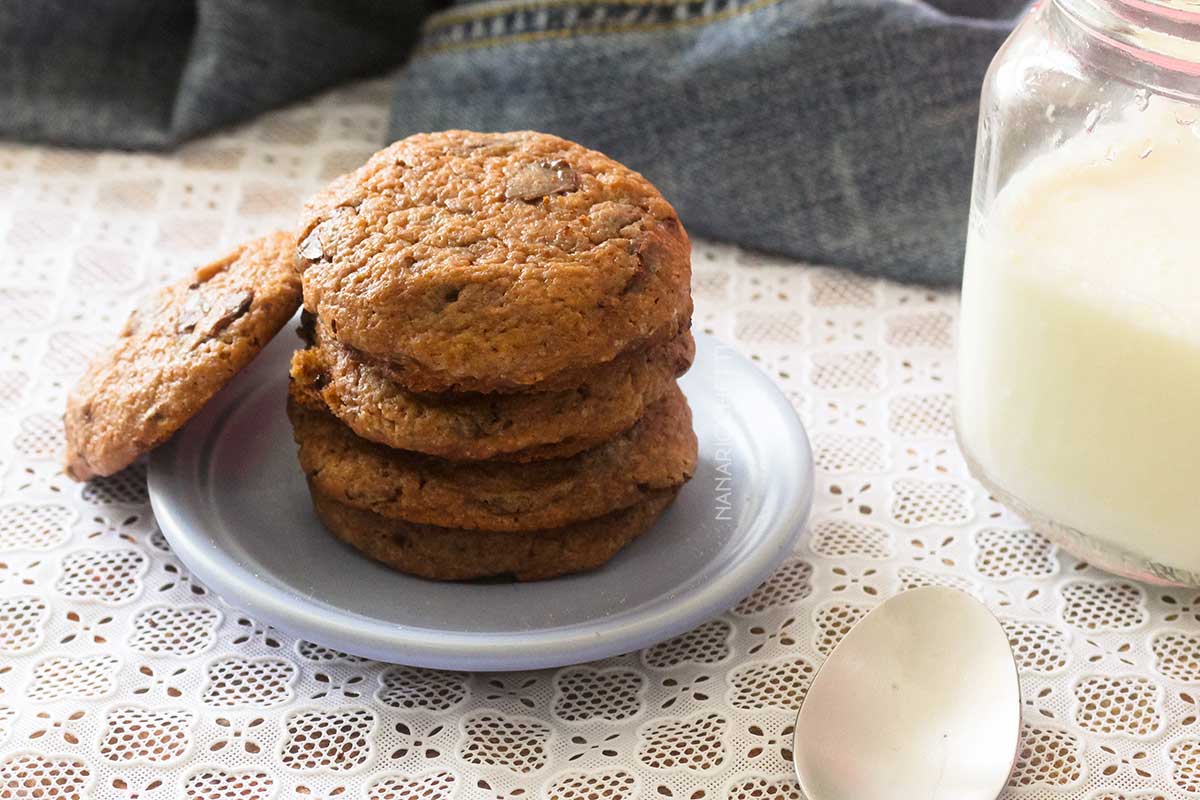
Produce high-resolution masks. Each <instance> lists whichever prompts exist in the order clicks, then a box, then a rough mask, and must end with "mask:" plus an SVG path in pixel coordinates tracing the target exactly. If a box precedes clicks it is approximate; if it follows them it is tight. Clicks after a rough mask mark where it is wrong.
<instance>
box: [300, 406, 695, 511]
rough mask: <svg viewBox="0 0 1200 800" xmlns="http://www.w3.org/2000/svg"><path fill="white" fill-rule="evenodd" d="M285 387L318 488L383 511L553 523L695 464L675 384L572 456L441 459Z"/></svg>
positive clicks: (637, 497) (631, 497)
mask: <svg viewBox="0 0 1200 800" xmlns="http://www.w3.org/2000/svg"><path fill="white" fill-rule="evenodd" d="M297 393H298V392H297V389H296V388H295V386H293V387H292V389H291V396H290V397H289V402H288V414H289V416H290V417H291V420H292V427H293V433H294V435H295V438H296V442H297V443H298V444H299V446H300V466H301V467H302V468H303V469H304V473H305V475H307V476H308V479H309V481H310V482H311V484H312V485H313V486H314V487H315V488H316V490H317V491H319V492H321V493H322V494H324V495H326V496H327V497H329V498H331V499H334V500H336V501H337V502H339V503H343V504H345V505H349V506H353V507H355V508H359V509H362V510H364V511H371V512H374V513H376V514H380V515H382V516H385V517H392V518H394V519H403V520H406V521H408V522H419V523H424V524H427V525H437V526H440V527H443V528H466V529H470V530H490V531H531V530H542V529H544V528H558V527H561V526H563V525H569V524H571V523H573V522H579V521H581V520H585V519H591V518H593V517H599V516H603V515H605V514H608V513H610V512H612V511H615V510H617V509H620V508H625V507H628V506H631V505H634V504H635V503H638V502H641V501H642V500H645V499H646V498H647V497H648V496H650V495H651V494H653V493H654V492H656V491H658V490H661V489H671V488H674V487H677V486H680V485H682V484H683V483H684V482H685V481H686V480H687V479H688V478H690V477H691V475H692V473H693V471H694V470H695V467H696V434H695V433H694V432H693V431H692V415H691V411H690V410H689V409H688V405H687V400H685V399H684V397H683V393H682V392H681V391H680V390H679V388H678V387H677V386H675V387H672V388H670V389H669V390H668V391H667V393H666V395H665V396H664V397H663V399H661V400H659V401H658V402H657V403H655V404H654V405H652V406H651V407H650V408H649V409H648V410H647V411H646V415H645V416H644V417H642V419H641V421H640V422H638V424H636V425H634V426H633V427H632V428H630V429H629V430H628V431H626V432H624V433H621V434H618V435H617V436H616V437H614V438H612V439H610V440H608V441H607V442H605V443H604V444H601V445H599V446H598V447H594V448H592V449H591V450H586V451H584V452H582V453H580V454H578V455H575V456H572V457H570V458H558V459H552V460H548V461H531V462H528V463H523V464H513V463H508V462H498V461H446V460H443V459H440V458H434V457H432V456H425V455H421V454H418V453H409V452H405V451H403V450H393V449H392V448H389V447H385V446H383V445H380V444H375V443H373V442H368V441H366V440H365V439H360V438H358V437H357V436H355V435H354V432H353V431H351V430H350V429H349V428H347V427H346V426H345V425H343V424H342V423H341V422H339V421H338V420H337V418H336V417H334V416H333V415H331V414H329V413H328V412H323V411H314V410H312V409H310V408H307V407H305V406H304V405H303V403H304V398H303V397H297Z"/></svg>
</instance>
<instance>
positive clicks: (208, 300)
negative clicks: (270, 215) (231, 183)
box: [63, 233, 300, 481]
mask: <svg viewBox="0 0 1200 800" xmlns="http://www.w3.org/2000/svg"><path fill="white" fill-rule="evenodd" d="M299 305H300V277H299V274H298V273H297V271H296V266H295V252H294V242H293V240H292V237H291V236H290V235H288V234H286V233H274V234H271V235H269V236H266V237H263V238H262V239H258V240H255V241H253V242H250V243H249V244H245V245H242V246H241V247H239V248H238V249H237V250H235V251H233V252H232V253H230V254H229V255H227V256H225V257H224V258H222V259H219V260H217V261H214V262H213V263H211V264H209V265H207V266H205V267H201V268H200V269H198V270H196V272H195V273H193V274H192V275H190V276H189V277H188V278H186V279H184V280H182V281H180V282H179V283H177V284H175V285H173V286H169V287H167V288H166V289H164V290H162V291H161V292H159V293H158V294H157V295H155V296H154V297H153V298H151V299H150V301H149V302H147V303H146V304H144V305H143V306H142V307H141V308H139V309H138V310H136V311H134V312H133V314H132V315H130V317H129V320H128V321H127V322H126V323H125V327H124V329H123V330H122V331H121V333H120V337H119V338H118V340H117V342H116V344H115V345H114V346H113V347H112V348H110V349H109V350H108V351H107V352H105V353H103V354H102V355H100V356H98V357H97V358H96V359H94V360H93V361H92V363H91V364H90V365H89V366H88V369H87V371H86V372H85V373H84V375H83V377H82V378H81V379H80V381H79V383H78V384H77V385H76V386H75V388H74V390H73V391H72V392H71V394H70V396H69V397H68V398H67V410H66V413H65V414H64V416H63V423H64V425H65V427H66V440H67V452H66V472H67V475H69V476H70V477H72V478H74V479H75V480H80V481H82V480H87V479H88V478H91V477H94V476H96V475H111V474H113V473H114V472H117V471H119V470H121V469H124V468H125V467H127V466H129V464H131V463H132V462H133V461H134V459H136V458H137V457H138V456H140V455H142V454H143V453H145V452H147V451H149V450H151V449H153V448H155V447H157V446H158V445H160V444H162V443H163V442H165V441H166V440H167V439H168V438H170V436H171V434H173V433H174V432H175V431H176V430H178V429H179V428H180V427H182V426H183V424H184V423H185V422H187V421H188V420H189V419H191V418H192V416H193V415H194V414H195V413H196V412H197V411H199V410H200V408H201V407H202V406H203V405H204V404H205V403H206V402H208V400H209V399H210V398H211V397H212V396H213V395H214V394H216V393H217V391H218V390H219V389H220V388H221V387H222V386H224V385H225V384H226V383H228V382H229V379H230V378H232V377H233V376H234V375H235V374H236V373H237V372H238V371H239V370H241V369H242V368H243V367H245V366H246V365H247V364H249V363H250V361H251V360H252V359H253V358H254V356H256V355H257V354H258V352H259V351H260V350H262V348H263V346H264V345H266V343H267V342H268V341H270V339H271V337H273V336H274V335H275V334H276V333H277V332H278V331H279V329H280V328H281V327H283V325H284V324H286V323H287V321H288V320H289V319H290V318H291V316H292V314H294V313H295V311H296V308H297V307H298V306H299Z"/></svg>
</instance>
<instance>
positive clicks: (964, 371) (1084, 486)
mask: <svg viewBox="0 0 1200 800" xmlns="http://www.w3.org/2000/svg"><path fill="white" fill-rule="evenodd" d="M958 347H959V355H958V363H959V366H958V373H959V384H958V398H957V402H958V407H957V423H958V436H959V441H960V443H961V445H962V449H963V452H964V454H965V455H966V457H967V460H968V462H969V464H970V466H971V470H972V472H973V473H974V474H975V475H976V477H978V478H979V479H980V480H981V481H983V483H984V484H985V485H986V486H987V487H988V488H989V489H990V490H991V491H992V492H993V493H994V494H995V496H996V497H997V498H998V499H1000V500H1001V501H1003V502H1004V503H1005V504H1006V505H1008V506H1009V507H1010V508H1012V509H1013V510H1014V511H1016V512H1017V513H1018V514H1020V515H1021V516H1023V517H1024V518H1025V519H1026V520H1027V521H1028V522H1029V524H1030V525H1031V526H1032V527H1033V528H1035V529H1036V530H1038V531H1040V532H1041V533H1043V534H1044V535H1046V536H1048V537H1049V538H1050V539H1052V540H1054V541H1056V542H1058V543H1059V544H1060V545H1062V546H1063V547H1065V548H1066V549H1067V550H1069V551H1071V552H1073V553H1075V554H1076V555H1079V556H1081V557H1083V558H1085V559H1087V560H1088V561H1089V562H1091V563H1092V564H1094V565H1096V566H1099V567H1103V568H1105V569H1107V570H1110V571H1112V572H1116V573H1120V574H1124V575H1128V576H1131V577H1135V578H1139V579H1144V580H1150V581H1156V582H1164V583H1181V584H1194V585H1200V3H1197V2H1196V0H1041V1H1040V2H1038V3H1037V4H1036V5H1035V6H1034V8H1032V9H1031V10H1030V11H1029V13H1028V14H1027V16H1026V17H1025V19H1024V20H1023V21H1022V23H1021V24H1020V26H1019V27H1018V28H1017V30H1016V31H1015V32H1014V33H1013V35H1012V37H1011V38H1010V39H1009V41H1008V42H1007V43H1006V44H1005V45H1004V47H1003V48H1002V49H1001V50H1000V52H999V53H998V54H997V56H996V59H995V61H994V62H993V63H992V66H991V69H990V70H989V71H988V76H987V80H986V83H985V85H984V89H983V99H982V109H981V113H980V125H979V140H978V151H977V154H976V165H975V183H974V191H973V197H972V204H971V224H970V232H969V237H968V244H967V254H966V266H965V275H964V278H963V291H962V322H961V327H960V330H959V343H958Z"/></svg>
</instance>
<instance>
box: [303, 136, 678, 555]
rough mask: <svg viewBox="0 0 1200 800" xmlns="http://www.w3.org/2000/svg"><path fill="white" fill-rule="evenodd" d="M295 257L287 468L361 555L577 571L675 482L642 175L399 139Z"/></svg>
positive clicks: (589, 158) (519, 149)
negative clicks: (301, 473) (298, 316)
mask: <svg viewBox="0 0 1200 800" xmlns="http://www.w3.org/2000/svg"><path fill="white" fill-rule="evenodd" d="M298 256H299V260H300V265H301V269H302V271H303V274H302V281H303V294H304V306H305V309H306V312H307V313H306V325H305V328H306V330H307V335H308V338H309V342H310V346H309V348H308V349H306V350H303V351H300V352H299V353H297V354H296V357H295V359H294V360H293V364H292V377H293V385H292V403H291V411H292V416H293V422H294V423H295V430H296V435H297V440H298V441H299V443H300V445H301V461H302V463H303V465H304V467H305V471H306V473H307V474H308V476H309V480H310V486H311V487H312V488H313V493H314V502H315V505H316V507H317V510H318V513H319V514H320V515H321V517H322V518H323V519H324V520H325V522H326V525H327V526H328V527H330V528H331V530H333V532H334V533H335V534H337V535H339V536H340V537H341V538H344V539H346V540H347V541H350V542H351V543H352V544H354V545H355V546H357V547H359V548H360V549H362V550H364V551H366V552H368V553H369V554H371V555H373V556H375V557H376V558H380V559H381V560H384V561H387V562H388V563H390V564H392V565H393V566H396V567H397V568H400V569H403V570H405V571H409V572H416V573H417V574H424V575H426V576H427V577H442V578H446V577H453V578H459V577H474V576H479V575H487V574H497V573H500V572H505V573H512V574H515V575H517V576H518V577H526V578H528V577H547V576H549V575H552V574H561V573H563V572H570V571H575V570H578V569H586V568H588V567H592V566H596V565H598V564H599V563H602V562H603V561H604V560H607V558H608V557H610V556H611V555H612V553H613V552H615V551H616V548H618V547H619V546H620V545H621V544H623V543H624V542H625V541H628V540H629V539H630V538H632V536H634V535H636V534H637V533H640V532H641V530H643V529H644V528H645V527H648V526H649V524H650V523H651V522H653V519H654V517H656V516H657V513H658V511H660V510H661V509H662V508H663V507H665V506H666V504H667V503H669V500H670V497H672V496H673V495H674V493H675V491H677V489H678V487H679V486H680V485H681V484H682V483H683V482H684V481H685V480H687V478H688V477H689V476H690V475H691V472H692V470H693V469H694V466H695V460H696V443H695V436H694V434H693V433H692V431H691V424H690V413H689V412H688V410H687V405H686V402H685V401H684V400H683V398H682V395H681V394H680V393H679V389H678V388H677V387H676V385H675V378H676V377H677V376H678V375H680V374H682V372H683V371H685V370H686V369H687V367H688V366H689V365H690V363H691V359H692V351H693V342H692V339H691V335H690V333H689V332H688V329H689V327H690V321H691V310H692V305H691V294H690V285H689V284H690V255H689V244H688V239H687V235H686V234H685V232H684V230H683V228H682V226H681V225H680V223H679V220H678V218H677V217H676V215H675V212H674V210H673V209H672V208H671V206H670V204H668V203H667V202H666V200H664V199H663V198H662V196H661V195H660V194H659V193H658V192H657V190H655V188H654V187H653V186H652V185H650V183H649V182H647V181H646V180H645V179H644V178H643V177H642V176H641V175H639V174H637V173H635V172H633V171H631V170H629V169H627V168H625V167H624V166H622V165H620V164H618V163H617V162H615V161H613V160H612V159H609V158H607V157H605V156H603V155H601V154H599V153H596V152H593V151H591V150H588V149H586V148H584V147H581V146H580V145H577V144H574V143H572V142H568V141H565V140H563V139H559V138H557V137H553V136H548V135H544V134H538V133H532V132H519V133H507V134H479V133H471V132H465V131H448V132H443V133H436V134H424V135H418V136H413V137H410V138H408V139H405V140H402V141H400V142H397V143H395V144H393V145H392V146H390V147H388V148H386V149H384V150H382V151H380V152H379V153H377V154H375V155H374V156H373V157H372V158H371V159H370V160H368V162H367V163H366V164H365V165H364V166H363V167H361V168H360V169H358V170H357V171H355V172H353V173H350V174H349V175H346V176H343V177H342V178H340V179H338V180H337V181H335V182H334V183H333V184H332V185H331V186H330V187H329V188H327V189H326V190H325V191H324V192H322V193H321V194H319V195H317V196H316V197H315V198H313V200H312V201H311V202H310V203H309V204H308V205H307V207H306V209H305V212H304V217H303V221H302V227H301V235H300V237H299V248H298ZM331 423H332V424H331ZM418 454H421V455H418ZM472 462H473V463H472ZM401 498H402V499H401ZM504 537H508V538H504ZM514 537H515V538H514ZM603 542H608V543H610V545H611V546H609V545H606V546H598V543H603ZM443 545H444V546H443ZM502 551H503V557H501V552H502ZM464 553H470V554H471V555H470V556H468V557H464V555H463V554H464Z"/></svg>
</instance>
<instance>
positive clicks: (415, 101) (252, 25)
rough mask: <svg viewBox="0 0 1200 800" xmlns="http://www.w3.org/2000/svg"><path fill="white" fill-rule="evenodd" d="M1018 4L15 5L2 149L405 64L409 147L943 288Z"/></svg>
mask: <svg viewBox="0 0 1200 800" xmlns="http://www.w3.org/2000/svg"><path fill="white" fill-rule="evenodd" d="M1023 4H1024V0H974V1H973V2H972V0H929V1H928V2H922V1H921V0H491V1H490V2H481V3H464V4H462V5H458V6H454V7H451V8H449V9H445V10H442V11H440V12H438V13H436V14H434V15H432V16H428V17H427V18H426V19H425V22H424V25H423V27H422V28H421V29H420V31H419V34H418V30H417V25H418V22H417V21H418V19H420V18H422V17H425V16H426V12H427V7H426V5H425V4H424V3H421V2H405V1H404V0H392V2H382V1H377V0H336V1H335V2H321V0H256V1H255V2H242V1H241V0H193V2H171V3H161V4H156V3H145V2H140V1H139V0H0V135H5V136H8V137H13V138H20V139H34V140H48V141H54V142H62V143H67V144H78V145H88V146H114V147H131V148H162V147H169V146H171V145H174V144H176V143H178V142H180V141H182V140H184V139H186V138H188V137H190V136H194V135H196V134H198V133H201V132H203V131H206V130H210V129H212V128H214V127H216V126H220V125H223V124H226V123H229V122H232V121H234V120H238V119H242V118H245V117H247V116H249V115H252V114H254V113H255V112H257V111H259V110H262V109H265V108H269V107H272V106H276V105H280V104H282V103H286V102H289V101H291V100H294V99H296V98H298V97H301V96H303V95H305V94H307V93H310V92H312V91H315V90H316V89H319V88H322V87H324V86H327V85H329V84H332V83H335V82H337V81H341V80H345V79H347V78H350V77H352V76H356V75H362V74H368V73H371V72H376V71H379V70H381V69H384V68H386V67H388V66H389V65H393V64H398V63H401V62H403V61H405V60H407V64H406V66H405V67H404V68H403V69H401V70H400V71H399V72H398V73H397V75H396V78H395V99H394V103H393V110H392V131H391V132H392V134H393V136H394V137H399V136H403V135H406V134H409V133H413V132H415V131H421V130H436V129H442V128H452V127H457V128H471V129H476V130H505V129H516V128H533V129H537V130H543V131H549V132H552V133H557V134H560V135H562V136H566V137H568V138H571V139H575V140H577V141H579V142H582V143H583V144H585V145H587V146H589V147H593V148H596V149H599V150H602V151H604V152H606V153H608V154H610V155H612V156H614V157H615V158H618V159H620V160H622V161H624V162H626V163H628V164H629V165H630V166H632V167H634V168H636V169H638V170H640V171H642V172H644V173H645V174H646V175H647V177H649V178H650V179H651V180H652V181H654V182H655V183H656V184H657V185H658V186H659V187H660V188H661V189H662V191H663V193H664V194H665V195H666V196H667V197H668V198H669V199H670V200H671V201H672V202H673V203H674V204H675V206H676V207H677V208H678V210H679V213H680V215H681V217H682V218H683V220H684V222H685V224H686V225H687V226H688V229H689V230H690V231H691V232H692V233H694V234H698V235H702V236H707V237H711V238H716V239H722V240H727V241H732V242H737V243H739V244H742V245H745V246H748V247H751V248H756V249H761V250H764V251H769V252H775V253H780V254H784V255H787V256H791V257H794V258H800V259H805V260H809V261H815V262H821V263H827V264H836V265H843V266H849V267H854V268H857V269H861V270H868V271H872V272H879V273H883V274H886V275H889V276H891V277H894V278H898V279H906V280H917V281H922V282H929V283H947V282H953V281H956V280H957V279H958V277H959V274H960V269H961V260H962V247H963V239H964V235H965V226H966V213H967V207H968V198H969V194H970V175H971V166H972V152H973V146H974V138H975V121H976V117H977V113H978V96H979V86H980V82H981V80H982V77H983V74H984V71H985V70H986V68H987V64H988V62H989V60H990V59H991V56H992V54H993V53H994V52H995V51H996V49H997V47H999V45H1000V43H1001V42H1002V41H1003V39H1004V37H1005V36H1006V35H1007V32H1008V31H1009V30H1010V29H1011V26H1012V23H1013V21H1014V18H1015V16H1016V15H1017V14H1019V12H1020V10H1021V8H1022V6H1023ZM414 41H415V42H416V44H415V51H414V48H413V46H412V45H411V43H412V42H414ZM381 144H382V143H381Z"/></svg>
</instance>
